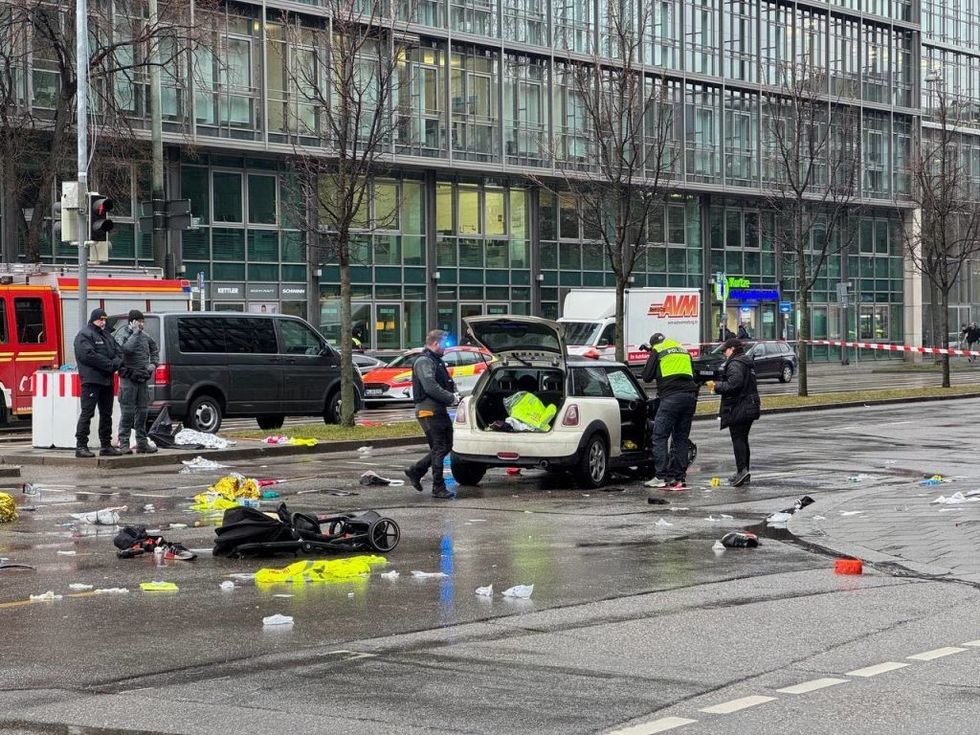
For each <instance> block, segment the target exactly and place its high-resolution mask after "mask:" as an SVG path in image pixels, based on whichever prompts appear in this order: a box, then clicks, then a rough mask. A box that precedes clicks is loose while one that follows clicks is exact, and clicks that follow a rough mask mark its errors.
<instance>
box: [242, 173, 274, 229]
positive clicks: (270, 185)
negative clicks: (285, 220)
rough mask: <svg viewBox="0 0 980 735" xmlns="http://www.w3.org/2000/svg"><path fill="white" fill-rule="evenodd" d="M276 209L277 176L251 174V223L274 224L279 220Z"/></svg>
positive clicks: (249, 205) (249, 203)
mask: <svg viewBox="0 0 980 735" xmlns="http://www.w3.org/2000/svg"><path fill="white" fill-rule="evenodd" d="M276 211H277V210H276V177H275V176H257V175H255V174H249V175H248V221H249V224H253V225H274V224H275V223H276V221H277V218H276Z"/></svg>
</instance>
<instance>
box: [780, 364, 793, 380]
mask: <svg viewBox="0 0 980 735" xmlns="http://www.w3.org/2000/svg"><path fill="white" fill-rule="evenodd" d="M792 379H793V366H792V365H790V364H789V363H788V362H787V363H784V364H783V369H782V371H780V373H779V382H780V383H788V382H789V381H791V380H792Z"/></svg>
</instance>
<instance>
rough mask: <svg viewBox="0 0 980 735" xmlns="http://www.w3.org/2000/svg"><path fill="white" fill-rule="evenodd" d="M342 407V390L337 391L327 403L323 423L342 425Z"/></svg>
mask: <svg viewBox="0 0 980 735" xmlns="http://www.w3.org/2000/svg"><path fill="white" fill-rule="evenodd" d="M340 405H341V401H340V389H337V391H336V392H335V393H333V394H332V395H331V396H330V398H329V400H328V401H327V407H326V408H325V409H324V411H323V423H325V424H339V423H340Z"/></svg>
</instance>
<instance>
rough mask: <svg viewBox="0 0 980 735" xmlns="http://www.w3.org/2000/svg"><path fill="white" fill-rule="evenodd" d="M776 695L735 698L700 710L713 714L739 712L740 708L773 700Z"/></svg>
mask: <svg viewBox="0 0 980 735" xmlns="http://www.w3.org/2000/svg"><path fill="white" fill-rule="evenodd" d="M774 699H776V698H775V697H760V696H754V697H742V698H740V699H733V700H731V701H730V702H722V703H721V704H716V705H713V706H711V707H705V708H704V709H702V710H699V711H700V712H707V713H708V714H711V715H727V714H730V713H732V712H738V711H739V710H740V709H747V708H749V707H755V706H756V705H757V704H765V703H766V702H772V701H773V700H774Z"/></svg>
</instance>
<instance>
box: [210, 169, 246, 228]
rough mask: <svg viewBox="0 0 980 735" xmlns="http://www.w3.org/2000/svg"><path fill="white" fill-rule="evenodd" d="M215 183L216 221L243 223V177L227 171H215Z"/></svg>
mask: <svg viewBox="0 0 980 735" xmlns="http://www.w3.org/2000/svg"><path fill="white" fill-rule="evenodd" d="M212 181H213V182H214V221H215V222H241V221H242V175H241V174H238V173H231V172H227V171H215V172H214V173H213V174H212Z"/></svg>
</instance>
